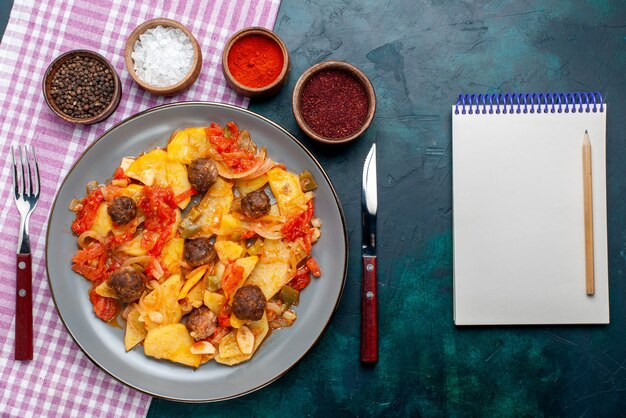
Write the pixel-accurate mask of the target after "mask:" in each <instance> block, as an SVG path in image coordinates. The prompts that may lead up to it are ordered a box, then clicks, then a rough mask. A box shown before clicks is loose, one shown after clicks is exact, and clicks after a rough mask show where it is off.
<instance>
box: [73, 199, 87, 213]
mask: <svg viewBox="0 0 626 418" xmlns="http://www.w3.org/2000/svg"><path fill="white" fill-rule="evenodd" d="M83 207H84V206H83V202H82V200H78V199H72V201H71V202H70V206H69V210H71V211H72V212H80V211H81V210H83Z"/></svg>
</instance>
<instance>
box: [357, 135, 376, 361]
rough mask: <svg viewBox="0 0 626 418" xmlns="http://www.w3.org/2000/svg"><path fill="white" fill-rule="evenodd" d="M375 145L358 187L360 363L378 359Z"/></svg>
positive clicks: (368, 155) (366, 162) (370, 152)
mask: <svg viewBox="0 0 626 418" xmlns="http://www.w3.org/2000/svg"><path fill="white" fill-rule="evenodd" d="M376 182H377V180H376V144H373V145H372V148H371V149H370V151H369V153H368V154H367V158H365V165H364V166H363V185H362V189H361V226H362V241H363V243H362V259H363V276H362V280H363V283H362V285H361V362H362V363H376V362H377V361H378V312H377V311H378V306H377V305H378V297H377V290H376V287H377V279H376V212H377V211H378V187H377V184H376Z"/></svg>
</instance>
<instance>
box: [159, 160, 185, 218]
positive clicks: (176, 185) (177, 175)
mask: <svg viewBox="0 0 626 418" xmlns="http://www.w3.org/2000/svg"><path fill="white" fill-rule="evenodd" d="M165 170H166V175H165V184H161V185H160V186H163V187H165V186H168V187H171V188H172V191H173V192H174V195H175V196H176V195H179V194H181V193H183V192H186V191H187V190H189V189H191V183H189V178H188V177H187V167H185V165H184V164H181V163H179V162H176V161H167V163H166V164H165ZM190 200H191V198H190V197H188V198H186V199H185V200H183V201H181V202H179V203H178V207H179V208H181V209H185V208H186V207H187V205H188V204H189V201H190Z"/></svg>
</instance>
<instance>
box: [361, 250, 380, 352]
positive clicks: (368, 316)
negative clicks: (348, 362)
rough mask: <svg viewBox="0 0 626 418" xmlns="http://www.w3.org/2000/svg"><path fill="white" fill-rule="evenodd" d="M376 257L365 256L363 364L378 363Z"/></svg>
mask: <svg viewBox="0 0 626 418" xmlns="http://www.w3.org/2000/svg"><path fill="white" fill-rule="evenodd" d="M376 282H377V280H376V257H372V256H363V285H362V291H361V362H362V363H376V362H377V361H378V308H377V305H378V295H377V293H378V292H377V290H376Z"/></svg>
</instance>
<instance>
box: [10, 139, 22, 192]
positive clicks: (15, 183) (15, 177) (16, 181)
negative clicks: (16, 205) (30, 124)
mask: <svg viewBox="0 0 626 418" xmlns="http://www.w3.org/2000/svg"><path fill="white" fill-rule="evenodd" d="M11 157H12V158H13V186H14V187H15V198H16V199H17V198H19V196H20V183H19V177H18V174H17V163H16V162H15V146H14V145H11Z"/></svg>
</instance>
